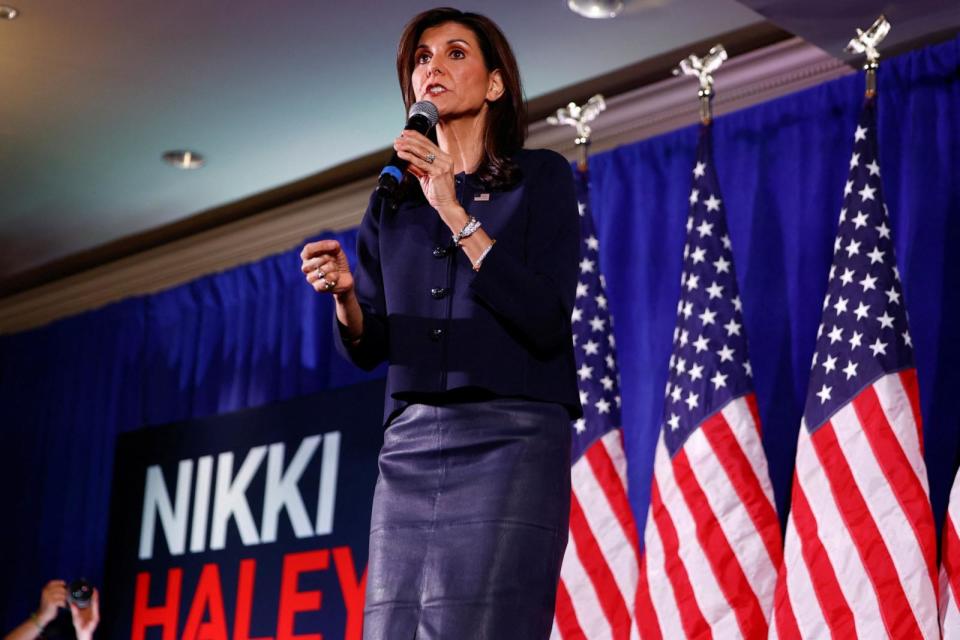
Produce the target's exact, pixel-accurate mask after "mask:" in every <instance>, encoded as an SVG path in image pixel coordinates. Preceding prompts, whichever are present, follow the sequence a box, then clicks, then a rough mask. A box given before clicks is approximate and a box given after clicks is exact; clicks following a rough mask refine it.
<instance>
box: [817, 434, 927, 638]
mask: <svg viewBox="0 0 960 640" xmlns="http://www.w3.org/2000/svg"><path fill="white" fill-rule="evenodd" d="M810 441H811V443H812V444H813V447H814V450H815V451H816V452H817V457H818V458H819V459H820V465H821V467H822V469H823V472H824V475H825V476H826V478H827V481H828V482H829V483H830V491H831V493H832V494H833V499H834V502H835V503H836V505H837V509H838V510H839V512H840V516H841V517H842V518H843V522H844V525H845V526H846V528H847V530H848V531H849V532H850V537H851V538H852V539H853V541H854V544H855V545H856V547H857V551H858V552H859V554H860V558H861V560H862V561H863V567H864V569H866V571H867V575H868V576H869V577H870V582H871V583H872V584H873V590H874V592H875V593H876V595H877V601H878V603H879V605H880V615H881V617H882V618H883V625H884V627H885V628H886V629H887V633H889V634H890V636H891V637H893V638H919V637H922V634H921V633H920V628H919V626H918V625H917V620H916V618H915V617H914V615H913V610H912V609H911V608H910V604H909V602H907V596H906V594H905V593H904V591H903V585H901V584H900V578H899V576H898V575H897V570H896V568H895V567H894V566H893V560H892V559H891V557H890V551H889V550H888V549H887V546H886V544H884V542H883V538H882V537H881V536H880V530H879V529H878V528H877V523H876V522H874V520H873V516H872V515H871V514H870V510H869V509H868V508H867V503H866V501H865V500H864V497H863V495H862V494H861V493H860V489H859V487H858V486H857V483H856V481H855V480H854V479H853V474H852V473H851V471H850V467H849V465H848V464H847V459H846V458H845V457H844V455H843V451H841V449H840V445H839V443H838V442H837V436H836V433H835V432H834V429H833V424H832V423H831V422H830V421H827V422H825V423H824V424H823V426H821V427H820V428H819V429H817V431H816V433H814V434H813V435H811V436H810Z"/></svg>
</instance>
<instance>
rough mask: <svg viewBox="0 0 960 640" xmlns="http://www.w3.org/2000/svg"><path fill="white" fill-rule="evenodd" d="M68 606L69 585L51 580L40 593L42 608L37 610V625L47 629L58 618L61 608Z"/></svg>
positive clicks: (61, 581)
mask: <svg viewBox="0 0 960 640" xmlns="http://www.w3.org/2000/svg"><path fill="white" fill-rule="evenodd" d="M66 606H67V583H66V582H64V581H63V580H51V581H50V582H48V583H47V584H46V586H45V587H44V588H43V591H42V592H40V608H39V609H37V613H36V614H35V615H36V620H37V624H38V625H39V626H41V627H45V626H47V625H48V624H50V622H52V621H53V619H54V618H56V617H57V611H59V609H60V607H66Z"/></svg>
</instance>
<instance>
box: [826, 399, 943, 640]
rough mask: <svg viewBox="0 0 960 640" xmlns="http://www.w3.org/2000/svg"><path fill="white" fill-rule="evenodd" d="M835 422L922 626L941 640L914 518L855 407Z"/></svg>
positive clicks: (928, 634)
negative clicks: (912, 522) (885, 471)
mask: <svg viewBox="0 0 960 640" xmlns="http://www.w3.org/2000/svg"><path fill="white" fill-rule="evenodd" d="M830 421H831V422H832V423H833V426H834V432H835V433H836V435H837V442H838V444H839V445H840V450H841V451H842V452H843V457H844V458H846V460H847V464H848V466H849V467H850V472H851V474H852V475H853V479H854V482H856V483H857V488H858V490H859V491H860V495H861V496H863V499H864V502H865V503H866V505H867V510H869V511H870V515H871V517H872V518H873V521H874V523H875V524H876V526H877V529H878V530H879V532H880V537H881V539H882V540H883V545H884V546H885V547H886V548H887V552H888V553H889V554H890V559H891V560H892V561H893V566H894V568H895V569H896V571H897V577H898V578H899V579H900V585H901V586H902V587H903V591H904V593H905V594H906V597H907V602H908V603H909V604H910V608H911V610H912V611H913V615H914V617H915V618H916V620H917V624H918V626H919V627H920V630H921V632H922V633H923V634H924V636H925V637H927V638H931V637H935V636H937V635H939V630H938V629H937V627H936V618H937V612H936V603H937V595H936V591H935V586H934V585H933V584H932V583H931V582H930V574H929V573H928V572H927V564H926V561H925V560H924V557H923V550H922V547H921V546H920V544H919V541H918V540H917V536H916V533H915V532H914V530H913V527H912V526H910V520H909V517H908V514H907V513H906V512H904V511H903V508H902V507H901V506H900V502H899V501H898V500H897V497H896V495H895V494H894V493H893V488H892V487H891V486H890V484H889V482H887V479H886V477H885V476H884V474H883V470H882V469H881V468H880V463H879V462H878V461H877V459H876V458H875V457H874V453H873V449H871V448H870V442H869V441H868V440H867V436H866V433H865V432H864V425H862V424H861V423H860V420H859V418H858V417H857V412H856V410H855V409H854V408H853V405H852V404H847V405H844V406H843V407H842V408H841V409H840V410H839V411H838V412H837V413H835V414H834V415H833V418H831V419H830Z"/></svg>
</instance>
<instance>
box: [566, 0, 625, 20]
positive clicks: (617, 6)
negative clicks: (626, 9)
mask: <svg viewBox="0 0 960 640" xmlns="http://www.w3.org/2000/svg"><path fill="white" fill-rule="evenodd" d="M567 6H568V7H569V8H570V11H573V12H574V13H578V14H580V15H581V16H583V17H585V18H615V17H616V16H617V15H618V14H619V13H620V12H621V11H623V0H567Z"/></svg>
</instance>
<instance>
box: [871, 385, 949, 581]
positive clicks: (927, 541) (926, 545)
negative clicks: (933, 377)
mask: <svg viewBox="0 0 960 640" xmlns="http://www.w3.org/2000/svg"><path fill="white" fill-rule="evenodd" d="M907 395H908V396H909V395H910V392H909V391H908V392H907ZM853 408H854V410H855V411H856V413H857V418H858V419H859V421H860V424H861V425H863V432H864V434H865V435H866V436H867V441H868V442H869V443H870V449H871V450H872V451H873V455H874V456H876V458H877V462H878V463H879V465H880V469H881V470H882V471H883V475H884V477H886V479H887V482H888V483H890V490H891V491H892V492H893V494H894V495H895V496H896V498H897V502H898V503H900V508H901V509H903V512H904V513H905V514H906V516H907V522H909V523H910V526H911V527H912V528H913V534H914V535H915V536H916V538H917V543H918V544H919V545H920V548H921V549H922V550H923V557H924V559H925V560H926V562H927V572H928V573H929V574H930V584H931V585H936V584H937V567H936V558H937V532H936V528H935V526H934V524H933V513H932V512H931V511H930V499H929V498H928V497H927V492H926V491H925V490H924V488H923V485H922V484H920V479H919V478H918V477H917V474H916V473H915V472H914V470H913V466H912V465H911V464H910V461H909V460H908V459H907V456H906V454H905V453H904V451H903V448H902V447H901V446H900V441H899V440H897V436H896V434H894V432H893V427H891V426H890V423H889V422H888V421H887V416H886V414H884V412H883V407H882V406H880V398H879V397H878V396H877V391H876V389H874V388H873V387H872V386H869V387H867V388H866V389H864V390H863V391H862V392H861V393H860V394H859V395H858V396H857V397H855V398H854V399H853Z"/></svg>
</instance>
